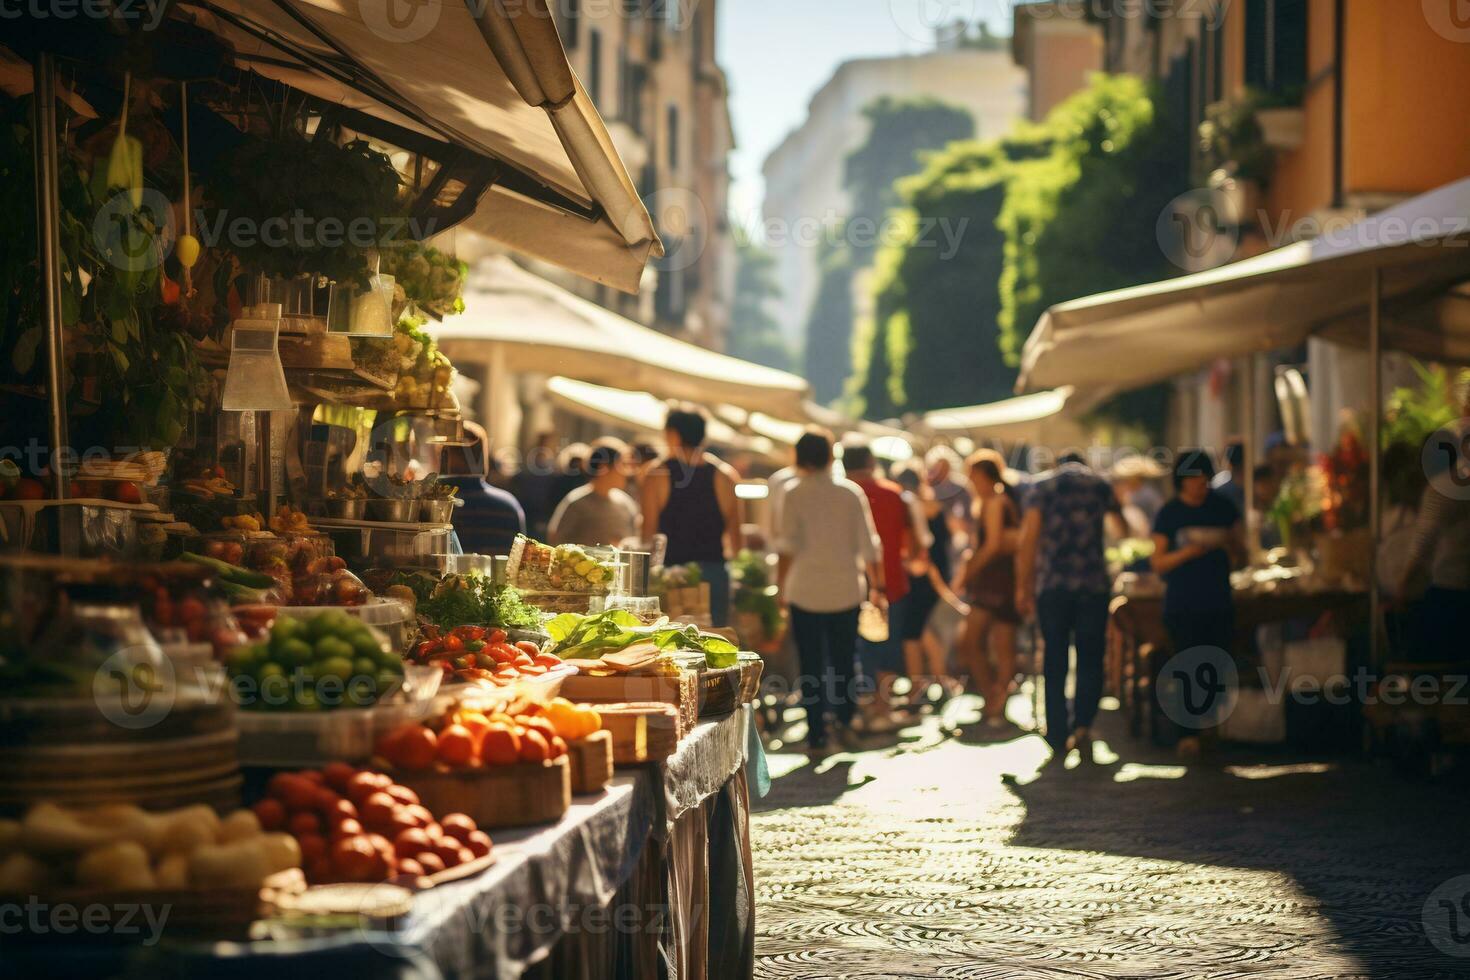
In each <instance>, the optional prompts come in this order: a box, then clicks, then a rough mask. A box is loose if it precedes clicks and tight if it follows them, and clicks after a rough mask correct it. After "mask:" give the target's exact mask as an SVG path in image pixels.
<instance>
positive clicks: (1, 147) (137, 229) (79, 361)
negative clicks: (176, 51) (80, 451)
mask: <svg viewBox="0 0 1470 980" xmlns="http://www.w3.org/2000/svg"><path fill="white" fill-rule="evenodd" d="M3 116H4V120H3V123H0V195H3V201H4V203H5V204H6V205H7V206H8V207H7V213H10V214H11V215H17V214H24V215H26V216H27V218H26V220H24V221H17V222H15V223H14V225H13V227H12V228H11V234H10V235H7V236H6V237H5V241H4V243H3V244H0V343H3V349H5V350H7V351H8V352H9V358H8V363H6V364H4V368H3V372H0V373H3V374H4V376H6V377H7V378H8V379H13V380H15V381H16V382H19V383H23V384H37V383H40V381H41V379H42V378H43V377H44V372H45V344H44V340H43V336H42V326H41V322H40V314H41V307H40V304H39V302H38V297H39V295H40V272H39V269H38V265H37V261H36V253H37V246H36V228H35V222H34V220H32V219H31V218H30V216H31V215H33V214H34V213H35V211H34V208H35V203H34V193H35V178H34V165H33V162H32V160H33V156H32V153H33V147H32V142H31V129H30V118H29V117H30V99H23V100H18V101H15V102H11V103H8V104H6V105H5V106H4V108H3ZM106 162H107V161H106V160H105V159H99V160H98V161H96V166H98V167H105V166H106ZM58 169H59V172H60V176H61V184H60V188H59V190H60V194H59V196H60V202H61V224H60V238H61V266H62V269H61V272H62V303H61V312H62V322H63V325H64V326H66V327H67V328H68V333H69V336H68V351H67V353H68V355H69V357H70V358H71V361H70V362H69V363H68V364H67V365H65V366H64V371H63V374H64V376H65V377H66V385H67V399H66V401H67V407H68V411H69V413H70V416H71V418H70V420H69V421H70V434H71V441H72V443H73V444H75V445H100V446H107V447H154V448H163V447H171V446H173V445H174V444H175V443H177V442H178V441H179V438H180V437H181V436H182V435H183V432H184V429H185V427H186V425H187V424H188V421H189V419H190V416H191V415H192V413H193V412H195V411H197V410H199V409H200V408H201V407H202V399H203V397H204V395H205V394H206V393H207V391H208V390H209V388H210V385H211V383H212V382H211V381H210V378H209V375H208V373H207V372H205V371H204V370H203V369H202V368H201V367H200V365H199V363H198V359H197V357H196V356H195V351H194V344H193V341H192V340H191V339H190V338H189V337H187V336H186V335H185V334H183V333H181V332H180V331H178V330H175V329H173V328H172V327H171V326H170V325H169V323H168V322H167V321H166V320H165V319H163V318H161V317H160V316H159V313H160V311H161V310H162V309H163V307H162V298H161V290H160V268H159V266H158V264H157V263H156V262H155V261H153V260H152V259H153V254H154V250H155V249H156V248H157V243H156V240H155V239H156V236H157V229H158V227H159V225H160V224H161V222H162V221H163V219H164V216H162V215H158V214H154V213H153V212H152V210H151V209H150V204H151V199H150V200H145V201H144V202H143V204H142V206H131V207H128V206H126V203H127V201H128V198H127V196H126V195H121V196H117V197H113V198H110V199H109V200H110V202H111V203H112V204H113V205H114V209H110V210H109V211H108V215H109V220H110V223H108V222H98V221H97V220H96V219H97V217H98V215H99V211H100V209H101V207H102V204H103V203H104V202H102V201H99V200H98V199H96V198H95V197H94V196H93V186H94V183H93V181H92V180H91V176H92V175H91V174H90V173H89V172H88V170H87V166H86V163H85V161H84V160H83V159H82V158H81V157H80V155H79V154H78V153H77V151H76V150H75V149H73V148H71V147H70V146H69V145H68V146H64V147H63V149H62V154H61V159H60V161H59V167H58ZM145 176H147V177H148V178H149V179H150V180H155V179H156V175H155V174H152V173H149V174H146V175H145ZM99 186H101V187H102V190H103V192H104V193H106V190H107V188H106V187H105V182H104V183H103V184H101V185H99ZM119 204H122V205H124V206H123V207H121V208H118V207H117V206H118V205H119ZM40 404H41V403H37V404H36V406H31V405H25V406H13V407H12V408H11V409H10V411H9V416H8V417H9V418H10V419H11V422H12V424H13V425H15V426H17V427H18V429H17V431H18V432H19V431H26V430H32V429H33V430H35V432H34V434H36V435H41V434H42V432H44V414H43V413H42V412H40V411H39V410H38V406H39V405H40Z"/></svg>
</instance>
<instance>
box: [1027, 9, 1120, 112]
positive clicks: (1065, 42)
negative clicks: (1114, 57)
mask: <svg viewBox="0 0 1470 980" xmlns="http://www.w3.org/2000/svg"><path fill="white" fill-rule="evenodd" d="M1063 14H1064V9H1063V5H1062V4H1061V3H1056V2H1048V3H1034V4H1029V5H1026V6H1022V7H1017V8H1016V15H1015V24H1014V33H1012V34H1011V56H1012V57H1013V58H1014V59H1015V62H1016V64H1017V65H1019V66H1020V67H1021V68H1023V69H1025V71H1026V118H1027V119H1029V120H1031V121H1032V122H1040V121H1041V120H1043V119H1045V118H1046V114H1047V113H1048V112H1051V111H1052V109H1054V108H1056V106H1057V103H1059V102H1061V101H1063V100H1064V99H1066V98H1067V96H1069V95H1071V94H1072V93H1074V92H1077V91H1079V90H1081V89H1083V88H1085V87H1086V85H1087V76H1089V75H1091V74H1092V73H1093V72H1096V71H1101V70H1102V67H1103V39H1102V32H1101V31H1099V30H1097V29H1096V28H1095V27H1094V25H1093V24H1092V23H1090V22H1089V21H1087V20H1083V19H1080V18H1077V17H1067V16H1064V15H1063Z"/></svg>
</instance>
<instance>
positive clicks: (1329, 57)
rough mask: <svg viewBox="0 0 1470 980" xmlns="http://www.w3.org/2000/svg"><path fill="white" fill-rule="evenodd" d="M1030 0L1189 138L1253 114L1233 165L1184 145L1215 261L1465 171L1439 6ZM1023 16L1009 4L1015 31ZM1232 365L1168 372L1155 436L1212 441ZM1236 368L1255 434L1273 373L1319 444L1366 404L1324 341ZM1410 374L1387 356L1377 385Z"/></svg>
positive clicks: (1236, 426)
mask: <svg viewBox="0 0 1470 980" xmlns="http://www.w3.org/2000/svg"><path fill="white" fill-rule="evenodd" d="M1036 6H1043V5H1036ZM1045 6H1053V7H1058V6H1060V7H1062V8H1064V9H1065V10H1066V13H1067V14H1068V15H1069V28H1068V29H1069V30H1082V29H1085V30H1091V31H1093V32H1094V33H1095V36H1096V37H1097V39H1098V41H1099V43H1100V44H1101V47H1102V51H1103V68H1104V69H1105V70H1107V71H1110V72H1129V73H1133V74H1138V75H1141V76H1144V77H1146V78H1151V79H1154V80H1156V81H1157V82H1158V83H1159V86H1160V91H1161V93H1162V94H1163V97H1164V98H1165V99H1167V100H1172V104H1173V107H1174V108H1176V109H1180V110H1182V111H1184V112H1187V113H1188V118H1189V121H1190V124H1191V126H1190V131H1191V132H1192V133H1197V132H1198V128H1199V126H1200V124H1201V123H1203V122H1205V121H1206V120H1207V119H1210V118H1212V117H1214V118H1219V117H1220V114H1221V111H1222V110H1234V111H1235V116H1236V117H1237V118H1239V117H1248V118H1253V120H1254V122H1255V123H1256V127H1255V128H1256V130H1258V132H1257V133H1253V134H1252V133H1248V134H1247V138H1249V139H1251V140H1254V141H1258V142H1254V143H1253V145H1252V146H1250V147H1248V148H1247V149H1248V150H1251V151H1253V154H1254V156H1255V158H1256V163H1255V164H1254V165H1253V166H1251V167H1249V168H1246V167H1239V168H1236V167H1232V166H1231V163H1232V161H1227V162H1226V165H1225V167H1224V168H1223V169H1222V170H1216V171H1214V172H1213V173H1212V174H1210V173H1207V172H1208V171H1209V170H1210V169H1211V167H1213V166H1214V164H1216V163H1217V162H1219V161H1217V160H1214V159H1212V158H1210V157H1209V156H1207V155H1205V154H1206V150H1205V148H1204V144H1203V142H1202V141H1201V140H1199V139H1196V140H1195V141H1194V143H1195V145H1194V146H1193V148H1192V152H1193V153H1194V154H1195V159H1196V162H1197V164H1199V166H1197V167H1196V171H1197V172H1199V173H1200V182H1201V184H1202V187H1201V190H1202V191H1203V190H1208V191H1209V192H1210V193H1211V194H1212V195H1214V196H1215V197H1216V199H1217V200H1219V201H1221V202H1223V203H1225V204H1226V205H1228V207H1226V208H1225V210H1226V211H1229V212H1231V213H1233V214H1234V215H1235V217H1236V221H1235V222H1234V223H1233V224H1232V226H1231V227H1229V228H1228V229H1227V231H1228V235H1229V238H1228V241H1227V245H1228V248H1227V249H1226V250H1225V251H1224V252H1222V253H1217V254H1216V255H1214V256H1213V258H1214V259H1215V260H1216V261H1217V262H1218V261H1219V260H1229V259H1238V258H1244V257H1247V256H1250V255H1255V254H1259V253H1260V252H1263V251H1266V250H1268V249H1272V248H1277V247H1280V246H1282V245H1286V244H1290V243H1292V242H1295V241H1302V240H1307V239H1311V238H1313V237H1316V236H1317V235H1320V234H1322V233H1323V231H1324V230H1329V229H1332V228H1340V227H1345V226H1347V225H1349V224H1351V223H1352V222H1355V221H1357V220H1360V219H1361V218H1363V217H1365V216H1367V215H1370V214H1372V213H1374V212H1376V211H1379V210H1381V209H1383V208H1385V207H1388V206H1391V205H1393V204H1395V203H1397V202H1399V201H1402V200H1404V199H1406V198H1409V197H1412V196H1415V195H1418V194H1423V193H1425V192H1428V191H1430V190H1433V189H1434V188H1436V187H1440V186H1442V185H1444V184H1448V183H1450V182H1452V181H1455V180H1458V179H1461V178H1463V177H1465V176H1467V175H1470V139H1467V138H1466V137H1465V127H1464V120H1465V119H1466V118H1470V21H1467V20H1466V19H1465V18H1464V17H1463V16H1459V17H1458V19H1457V15H1456V10H1457V8H1456V4H1455V3H1454V0H1443V2H1441V0H1425V2H1424V3H1422V4H1421V3H1402V4H1401V3H1385V2H1382V0H1217V2H1214V3H1195V4H1176V5H1154V4H1125V5H1116V4H1115V5H1111V7H1109V8H1107V9H1111V10H1112V11H1114V13H1112V14H1107V13H1103V14H1101V15H1100V14H1099V13H1097V11H1098V10H1103V9H1104V8H1103V7H1090V6H1089V5H1087V4H1075V3H1073V4H1067V3H1066V2H1065V0H1061V2H1059V3H1057V4H1048V5H1045ZM1084 8H1087V9H1084ZM1027 9H1028V8H1026V7H1022V8H1019V10H1018V14H1017V35H1018V36H1019V35H1020V34H1021V32H1022V30H1023V28H1022V26H1021V23H1022V19H1023V13H1022V12H1024V11H1026V10H1027ZM1237 155H1239V156H1243V155H1244V154H1237ZM1227 174H1228V175H1230V176H1231V177H1232V179H1231V180H1230V181H1229V182H1228V183H1224V184H1223V186H1224V187H1225V188H1226V191H1227V195H1226V196H1225V197H1223V198H1220V197H1219V196H1218V191H1219V188H1220V187H1221V186H1222V182H1221V178H1222V177H1224V176H1226V175H1227ZM1198 199H1199V198H1196V200H1198ZM1188 271H1192V270H1188ZM1246 369H1247V366H1246V365H1245V364H1224V363H1222V364H1218V365H1216V366H1214V367H1213V368H1211V369H1209V370H1207V371H1206V372H1203V374H1202V376H1200V377H1190V378H1186V379H1181V381H1180V383H1179V384H1178V386H1177V390H1176V397H1175V410H1174V412H1173V419H1172V426H1171V427H1172V428H1173V430H1174V431H1173V432H1171V434H1170V436H1171V439H1173V440H1176V442H1180V443H1184V442H1187V443H1196V442H1198V443H1203V444H1213V445H1218V444H1220V442H1222V441H1223V440H1224V439H1225V438H1226V437H1227V436H1229V435H1231V434H1234V433H1238V432H1239V431H1240V429H1241V427H1242V426H1243V424H1244V420H1245V418H1246V405H1245V402H1244V399H1243V395H1242V393H1243V391H1244V390H1246V387H1247V386H1246V385H1245V384H1244V376H1243V371H1244V370H1246ZM1249 369H1250V370H1254V371H1255V372H1256V375H1257V376H1256V379H1255V380H1256V383H1255V385H1254V389H1255V391H1256V392H1257V399H1258V402H1257V406H1256V408H1257V413H1256V417H1257V418H1258V419H1261V420H1263V421H1261V422H1260V423H1259V424H1260V426H1261V431H1259V432H1257V433H1256V437H1257V438H1258V439H1263V438H1265V436H1266V435H1267V434H1268V430H1274V429H1275V428H1276V427H1277V420H1278V419H1279V413H1278V410H1279V408H1280V405H1279V404H1278V403H1277V401H1276V396H1275V394H1274V393H1275V392H1276V391H1277V390H1278V389H1280V390H1286V389H1288V388H1289V387H1290V386H1289V385H1278V384H1277V381H1278V378H1280V377H1281V376H1282V375H1283V374H1284V373H1285V372H1287V371H1291V370H1300V371H1302V373H1303V374H1304V375H1305V377H1306V378H1307V379H1308V383H1309V388H1310V405H1309V407H1308V411H1307V417H1308V418H1309V419H1310V425H1309V429H1310V432H1309V433H1308V435H1309V436H1310V438H1311V441H1312V442H1313V443H1314V444H1315V445H1317V446H1319V447H1320V446H1324V445H1327V444H1330V443H1331V441H1332V440H1333V439H1334V437H1335V435H1336V431H1337V428H1338V426H1339V424H1340V419H1341V418H1342V417H1343V413H1344V411H1346V410H1354V409H1359V408H1361V407H1362V406H1363V405H1364V404H1366V399H1367V397H1368V390H1369V387H1368V364H1367V358H1366V356H1365V355H1363V354H1362V353H1360V352H1358V351H1354V350H1348V349H1344V348H1342V347H1339V346H1337V345H1333V344H1329V343H1327V342H1325V341H1318V340H1311V341H1309V342H1308V344H1307V345H1306V346H1305V347H1304V348H1303V349H1298V350H1295V351H1287V352H1277V353H1275V354H1272V355H1271V356H1270V357H1265V358H1258V359H1256V361H1255V362H1254V364H1253V366H1252V367H1250V368H1249ZM1411 378H1412V372H1410V371H1409V370H1408V369H1407V368H1406V367H1405V365H1404V364H1402V363H1398V362H1396V361H1395V359H1393V358H1389V359H1388V361H1387V365H1386V385H1390V386H1391V385H1393V384H1395V383H1396V382H1398V381H1399V380H1400V379H1402V380H1403V381H1404V382H1405V383H1407V382H1409V381H1410V380H1411ZM1257 444H1258V445H1259V444H1260V443H1259V442H1258V443H1257Z"/></svg>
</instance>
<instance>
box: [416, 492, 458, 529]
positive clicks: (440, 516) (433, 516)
mask: <svg viewBox="0 0 1470 980" xmlns="http://www.w3.org/2000/svg"><path fill="white" fill-rule="evenodd" d="M419 503H420V504H421V505H422V507H423V521H424V523H426V524H449V523H451V522H452V521H453V518H454V498H453V497H450V498H448V499H445V500H421V501H419Z"/></svg>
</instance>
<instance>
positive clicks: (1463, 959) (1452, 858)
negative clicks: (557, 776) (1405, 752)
mask: <svg viewBox="0 0 1470 980" xmlns="http://www.w3.org/2000/svg"><path fill="white" fill-rule="evenodd" d="M1014 704H1015V702H1014V701H1013V705H1014ZM950 709H951V710H950V711H947V712H946V719H949V720H950V721H952V720H953V717H954V715H953V712H954V711H958V712H959V714H960V715H968V714H972V712H969V711H968V710H967V706H966V705H964V704H952V705H951V706H950ZM1016 716H1017V713H1016V712H1015V711H1014V710H1013V712H1012V717H1016ZM1114 722H1116V718H1115V717H1109V716H1108V713H1105V723H1104V726H1103V730H1104V733H1105V734H1106V732H1107V731H1108V730H1109V729H1110V727H1111V725H1112V723H1114ZM890 742H891V744H890V745H889V746H887V747H884V748H875V749H873V750H868V751H862V752H858V753H843V754H838V755H834V756H832V757H829V758H828V759H825V760H822V761H821V762H820V763H817V764H815V765H813V764H811V763H809V762H807V761H806V760H805V759H804V758H803V757H801V756H799V755H796V754H793V753H791V752H790V750H789V749H788V750H787V752H786V753H782V752H780V751H776V752H775V753H774V754H773V755H772V775H773V777H774V778H775V783H774V785H773V786H772V791H771V793H770V795H769V796H768V797H767V798H766V799H764V800H759V801H753V802H754V805H755V809H756V811H757V812H756V813H755V815H754V817H753V821H752V835H753V839H754V851H755V867H756V889H757V930H758V935H757V940H756V958H757V962H756V976H758V977H772V978H774V977H783V978H788V977H790V978H795V977H802V978H829V977H844V978H858V977H871V978H879V977H881V978H894V977H953V978H970V980H980V978H993V977H1018V978H1068V980H1080V978H1088V977H1108V978H1123V977H1128V978H1133V977H1139V978H1141V977H1151V978H1153V977H1157V978H1179V980H1186V978H1189V980H1194V978H1222V980H1223V978H1234V977H1251V978H1268V980H1275V978H1293V980H1295V978H1316V977H1321V978H1349V977H1362V978H1370V977H1371V978H1399V977H1405V978H1433V977H1470V877H1466V878H1464V879H1463V880H1460V881H1454V879H1455V878H1456V877H1457V876H1459V875H1470V794H1467V793H1466V792H1465V791H1464V790H1463V788H1462V787H1461V788H1456V787H1447V786H1443V785H1435V784H1428V783H1416V782H1412V781H1409V780H1406V779H1404V778H1401V777H1399V776H1397V775H1395V774H1393V773H1391V772H1388V771H1385V770H1382V769H1378V768H1374V767H1371V766H1368V765H1365V764H1362V763H1358V762H1355V761H1351V760H1344V759H1330V760H1318V761H1316V762H1305V763H1303V762H1301V761H1300V760H1293V759H1289V758H1282V757H1271V756H1268V757H1266V761H1265V762H1262V761H1261V760H1262V758H1263V757H1262V755H1261V754H1260V753H1256V754H1255V755H1254V756H1253V757H1251V758H1250V759H1243V758H1242V759H1235V758H1232V757H1229V756H1227V757H1225V758H1222V759H1215V760H1212V761H1211V763H1210V764H1209V765H1202V764H1191V765H1188V766H1185V765H1181V764H1179V763H1178V762H1177V761H1176V760H1175V759H1174V758H1173V757H1172V756H1171V755H1166V754H1162V753H1160V752H1159V751H1158V750H1145V749H1143V748H1142V747H1141V746H1139V745H1138V744H1137V743H1135V742H1132V741H1129V740H1127V739H1123V738H1114V739H1113V740H1112V741H1111V742H1110V743H1107V744H1105V745H1104V746H1102V747H1101V748H1100V750H1099V757H1100V758H1102V757H1107V758H1108V759H1109V760H1110V763H1109V764H1108V765H1104V766H1099V767H1094V768H1092V769H1089V770H1083V769H1075V770H1069V771H1065V772H1060V773H1055V774H1048V775H1045V776H1042V777H1039V778H1036V777H1035V776H1034V774H1035V772H1036V767H1037V765H1038V764H1039V763H1040V762H1041V760H1042V759H1043V758H1044V756H1045V750H1044V747H1043V745H1042V743H1041V741H1040V739H1039V738H1038V737H1036V736H1035V735H1019V734H1018V735H1017V736H1016V737H1013V738H1012V739H1010V740H1009V741H1005V742H1000V743H988V744H977V743H976V742H974V741H971V740H970V739H968V738H967V736H966V733H965V732H963V730H962V731H961V733H960V734H959V735H958V736H957V737H956V736H955V735H954V733H953V732H946V731H943V730H942V729H941V726H940V725H939V724H938V723H937V722H936V720H935V719H932V718H931V719H929V720H928V721H927V722H926V723H925V724H924V725H922V726H920V727H918V728H916V729H912V730H909V731H906V732H905V733H903V735H902V736H901V737H900V738H899V740H898V741H897V743H896V744H892V741H891V740H890ZM1113 752H1120V753H1122V755H1123V756H1124V758H1121V759H1119V758H1116V757H1115V756H1113V755H1112V753H1113ZM1074 759H1075V755H1074ZM1007 773H1009V774H1016V775H1017V776H1018V778H1017V779H1016V780H1014V781H1012V782H1011V783H1010V784H1007V782H1005V781H1003V780H1002V775H1003V774H1007ZM1436 888H1439V891H1438V892H1437V893H1435V894H1434V895H1433V896H1432V897H1431V893H1432V892H1435V890H1436ZM1441 899H1444V900H1445V902H1444V904H1441V901H1440V900H1441ZM1426 905H1427V906H1428V907H1429V909H1430V913H1431V917H1430V920H1429V929H1431V930H1435V936H1434V938H1435V939H1437V940H1438V946H1437V945H1436V944H1435V943H1434V942H1431V940H1430V938H1429V936H1428V934H1427V932H1426V925H1425V919H1424V912H1425V909H1426ZM1440 947H1443V948H1444V949H1448V950H1451V951H1452V952H1454V953H1456V954H1458V955H1457V956H1452V955H1447V954H1446V953H1445V952H1442V951H1441V949H1440Z"/></svg>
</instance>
